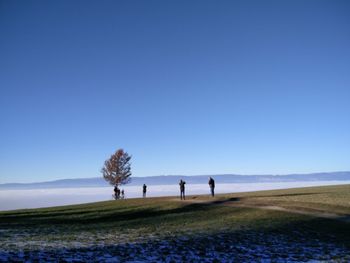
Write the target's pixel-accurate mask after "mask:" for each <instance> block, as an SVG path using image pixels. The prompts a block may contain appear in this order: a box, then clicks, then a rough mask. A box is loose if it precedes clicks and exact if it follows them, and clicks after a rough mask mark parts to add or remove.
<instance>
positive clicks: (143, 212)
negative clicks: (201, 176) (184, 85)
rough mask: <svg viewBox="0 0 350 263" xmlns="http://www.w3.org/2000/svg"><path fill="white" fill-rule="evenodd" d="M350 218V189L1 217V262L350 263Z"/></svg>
mask: <svg viewBox="0 0 350 263" xmlns="http://www.w3.org/2000/svg"><path fill="white" fill-rule="evenodd" d="M233 190H234V189H233ZM349 215H350V185H342V186H326V187H312V188H298V189H288V190H274V191H260V192H251V193H239V194H238V193H237V194H225V195H218V196H217V197H215V198H211V197H209V196H189V197H188V198H187V200H186V201H180V200H178V199H177V198H176V197H163V198H146V199H130V200H118V201H106V202H98V203H91V204H83V205H73V206H63V207H53V208H44V209H30V210H17V211H8V212H0V248H1V251H0V261H3V262H6V261H25V260H33V261H43V262H47V261H53V262H55V261H57V262H58V261H60V262H79V261H81V262H89V261H94V262H96V261H99V262H119V261H121V262H128V261H129V262H134V261H139V262H142V261H152V262H180V261H183V262H198V261H201V262H215V261H217V262H242V261H246V262H247V261H256V262H270V261H273V262H286V261H297V262H300V261H310V260H317V261H318V260H320V261H321V260H324V261H327V262H328V261H334V262H349V261H350V221H349Z"/></svg>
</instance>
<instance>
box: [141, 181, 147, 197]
mask: <svg viewBox="0 0 350 263" xmlns="http://www.w3.org/2000/svg"><path fill="white" fill-rule="evenodd" d="M146 193H147V185H146V184H143V186H142V196H143V197H146Z"/></svg>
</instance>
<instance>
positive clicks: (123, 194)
mask: <svg viewBox="0 0 350 263" xmlns="http://www.w3.org/2000/svg"><path fill="white" fill-rule="evenodd" d="M124 198H125V193H124V189H122V199H124Z"/></svg>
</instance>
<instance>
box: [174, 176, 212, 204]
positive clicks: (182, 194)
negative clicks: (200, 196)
mask: <svg viewBox="0 0 350 263" xmlns="http://www.w3.org/2000/svg"><path fill="white" fill-rule="evenodd" d="M185 184H186V182H185V181H183V180H182V179H181V180H180V182H179V185H180V199H181V200H185V199H186V197H185ZM208 184H209V188H210V194H211V196H213V197H214V189H215V181H214V179H213V178H211V177H209V182H208Z"/></svg>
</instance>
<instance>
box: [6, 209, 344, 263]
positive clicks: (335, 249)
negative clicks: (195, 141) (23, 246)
mask: <svg viewBox="0 0 350 263" xmlns="http://www.w3.org/2000/svg"><path fill="white" fill-rule="evenodd" d="M188 207H190V208H191V207H193V206H192V205H189V206H188ZM120 242H121V243H119V244H118V240H116V244H115V245H110V244H108V245H103V246H101V245H99V246H97V245H90V246H88V247H84V248H67V249H56V248H51V249H50V248H43V249H40V250H33V249H32V250H29V251H27V252H26V253H30V255H28V258H29V259H31V260H33V261H35V260H36V258H35V257H39V256H45V254H47V255H48V257H51V260H52V258H55V259H56V260H57V261H59V262H65V260H68V259H74V258H75V257H76V258H77V259H79V260H82V261H85V262H87V261H88V262H90V261H95V262H96V261H104V260H107V259H108V258H107V257H108V256H106V255H110V256H115V257H118V261H121V262H125V261H136V260H141V261H143V262H144V261H147V260H150V258H151V257H152V256H155V258H153V259H152V260H150V261H152V262H154V261H165V259H166V258H167V259H169V258H171V259H173V260H175V261H176V262H177V261H186V262H198V260H199V259H201V260H204V259H208V257H209V259H211V260H214V259H216V260H217V262H232V261H233V262H242V261H245V262H247V261H249V262H251V261H255V260H257V261H260V260H261V259H262V258H261V257H262V255H264V256H265V259H270V260H274V261H278V262H280V261H283V262H284V261H286V259H287V258H294V260H296V261H298V260H299V261H303V260H305V259H306V260H311V259H315V260H327V259H329V257H328V256H329V255H330V254H333V255H336V256H337V257H346V256H347V255H349V254H350V225H349V224H335V223H334V222H330V221H328V220H324V219H308V220H300V221H292V222H288V221H286V222H285V223H283V224H279V225H276V226H274V227H271V228H262V229H246V230H242V229H236V230H226V231H223V230H220V229H218V230H217V231H214V232H210V233H209V232H208V233H203V232H202V233H197V234H183V233H180V232H179V233H175V234H174V235H172V236H164V237H163V238H162V239H157V240H156V239H152V238H147V237H143V239H141V240H139V242H135V243H126V242H122V241H120ZM259 251H263V252H264V253H263V254H261V253H260V252H259ZM259 253H260V254H259ZM0 255H1V253H0ZM191 257H193V258H191ZM211 257H212V258H211ZM193 260H194V261H193ZM201 260H199V261H201ZM9 261H11V258H10V260H9ZM213 262H214V261H213Z"/></svg>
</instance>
